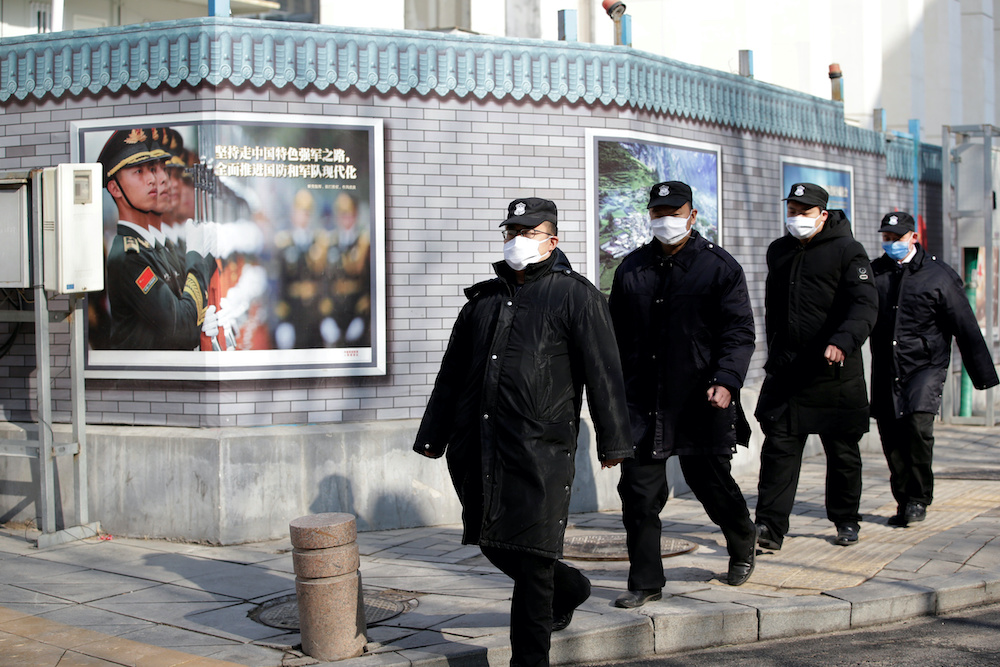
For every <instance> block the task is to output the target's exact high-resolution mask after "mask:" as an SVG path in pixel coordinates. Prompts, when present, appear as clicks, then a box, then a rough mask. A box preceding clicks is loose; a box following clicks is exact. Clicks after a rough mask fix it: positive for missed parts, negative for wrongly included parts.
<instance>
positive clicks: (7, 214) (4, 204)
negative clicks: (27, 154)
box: [0, 174, 31, 289]
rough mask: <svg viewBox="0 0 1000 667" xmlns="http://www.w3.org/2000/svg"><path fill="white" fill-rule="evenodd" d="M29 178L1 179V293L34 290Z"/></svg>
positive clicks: (10, 175) (1, 177) (9, 175)
mask: <svg viewBox="0 0 1000 667" xmlns="http://www.w3.org/2000/svg"><path fill="white" fill-rule="evenodd" d="M28 184H29V181H28V175H27V174H24V175H23V176H21V175H14V174H7V175H3V176H0V289H23V288H26V287H31V259H30V258H31V234H30V232H29V230H30V225H29V224H28V223H29V220H30V216H29V206H30V202H29V199H28V191H29V187H28Z"/></svg>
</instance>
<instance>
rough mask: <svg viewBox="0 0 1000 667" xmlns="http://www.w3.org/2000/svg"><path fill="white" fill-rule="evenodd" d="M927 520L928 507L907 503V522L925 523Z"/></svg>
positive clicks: (912, 502)
mask: <svg viewBox="0 0 1000 667" xmlns="http://www.w3.org/2000/svg"><path fill="white" fill-rule="evenodd" d="M926 518H927V505H925V504H923V503H918V502H914V501H912V500H911V501H910V502H908V503H906V521H907V523H909V522H911V521H923V520H924V519H926Z"/></svg>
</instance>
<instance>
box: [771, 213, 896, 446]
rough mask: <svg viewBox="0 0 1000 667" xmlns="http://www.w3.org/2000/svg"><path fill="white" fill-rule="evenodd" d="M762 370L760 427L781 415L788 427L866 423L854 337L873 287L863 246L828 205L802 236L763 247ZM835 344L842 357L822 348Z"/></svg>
mask: <svg viewBox="0 0 1000 667" xmlns="http://www.w3.org/2000/svg"><path fill="white" fill-rule="evenodd" d="M767 268H768V274H767V283H766V286H765V302H764V307H765V327H766V329H767V362H766V364H765V365H764V369H765V370H766V371H767V375H766V376H765V378H764V384H763V386H762V387H761V392H760V398H759V400H758V402H757V411H756V415H757V418H758V419H759V420H760V422H761V426H762V427H763V428H764V429H765V431H766V430H767V429H768V427H769V425H770V424H771V423H773V422H774V421H776V420H777V419H781V418H786V417H785V415H786V412H787V419H789V422H788V423H789V427H790V428H791V432H792V433H797V434H805V433H857V434H861V433H864V432H866V431H867V430H868V391H867V388H866V386H865V376H864V365H863V363H862V360H861V345H862V343H864V341H865V339H867V338H868V335H869V334H870V333H871V330H872V327H873V326H874V325H875V319H876V317H877V315H878V293H877V291H876V289H875V281H874V280H873V279H872V269H871V264H870V263H869V262H868V255H867V254H866V253H865V249H864V247H863V246H862V245H861V244H860V243H858V242H857V241H855V240H854V236H853V235H852V234H851V226H850V222H849V221H848V220H847V217H846V216H845V215H844V212H843V211H840V210H837V209H832V210H830V212H829V216H828V218H827V221H826V223H825V224H824V225H823V229H821V230H820V231H819V232H818V233H817V234H816V236H814V237H813V238H812V239H810V241H809V242H808V243H806V244H802V243H801V242H800V241H799V240H798V239H796V238H795V237H793V236H791V235H789V234H786V235H785V236H783V237H781V238H779V239H777V240H775V241H774V242H772V243H771V245H770V247H768V249H767ZM828 345H836V346H837V347H839V348H840V349H841V350H842V351H843V352H844V355H845V359H844V362H843V365H842V366H841V365H836V364H834V365H830V364H829V363H827V360H826V359H825V358H824V356H823V354H824V351H825V350H826V347H827V346H828Z"/></svg>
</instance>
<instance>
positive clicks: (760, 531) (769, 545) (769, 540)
mask: <svg viewBox="0 0 1000 667" xmlns="http://www.w3.org/2000/svg"><path fill="white" fill-rule="evenodd" d="M757 544H759V545H760V548H761V549H770V550H771V551H781V542H779V541H778V540H776V539H775V538H774V535H773V534H772V533H771V529H770V528H768V527H767V526H765V525H764V524H762V523H758V524H757ZM748 576H749V575H748Z"/></svg>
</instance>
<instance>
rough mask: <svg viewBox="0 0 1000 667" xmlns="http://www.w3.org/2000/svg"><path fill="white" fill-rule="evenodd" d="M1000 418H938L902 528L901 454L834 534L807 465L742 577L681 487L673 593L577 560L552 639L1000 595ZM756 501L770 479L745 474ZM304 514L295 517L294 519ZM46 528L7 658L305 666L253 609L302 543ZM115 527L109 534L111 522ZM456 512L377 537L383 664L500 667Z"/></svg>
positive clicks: (629, 646) (733, 630)
mask: <svg viewBox="0 0 1000 667" xmlns="http://www.w3.org/2000/svg"><path fill="white" fill-rule="evenodd" d="M998 444H1000V428H993V429H985V428H981V427H969V426H947V427H946V426H943V425H940V424H939V425H938V427H937V444H936V447H935V456H936V461H935V470H936V472H937V484H936V489H935V502H934V504H933V505H932V506H931V508H930V511H929V512H928V518H927V520H926V521H924V522H923V523H920V524H916V525H915V526H913V527H909V528H902V529H901V528H892V527H889V526H888V525H887V524H886V519H887V518H888V517H890V516H891V515H892V514H893V513H894V511H895V502H894V501H893V499H892V497H891V495H890V493H889V487H888V473H887V471H886V467H885V462H884V460H883V459H882V457H881V455H879V454H866V455H865V490H864V494H863V497H862V513H863V515H864V516H865V520H864V522H863V523H862V528H861V541H860V543H859V544H857V545H856V546H852V547H847V548H844V547H838V546H835V545H834V544H833V537H834V532H835V531H834V529H833V526H832V524H830V523H829V522H828V521H827V520H826V518H825V510H824V507H823V492H824V483H823V480H824V474H825V465H824V461H823V458H822V457H811V458H809V459H807V460H806V463H805V464H804V466H803V470H802V477H801V481H800V484H799V493H798V497H797V502H796V506H795V511H794V514H793V516H792V528H791V531H790V533H789V536H788V537H787V538H786V540H785V544H784V548H783V549H782V550H781V551H777V552H773V553H772V552H759V555H758V560H757V569H756V570H755V572H754V574H753V576H752V577H751V579H750V581H749V582H748V583H747V584H745V585H743V586H740V587H736V588H734V587H731V586H727V585H725V584H724V583H723V582H722V581H721V578H724V577H725V572H726V566H727V555H726V551H725V545H724V544H723V542H722V536H721V534H720V533H719V531H718V530H717V529H716V527H715V526H714V525H712V524H711V523H710V522H709V520H708V518H707V517H706V516H705V513H704V511H703V510H702V508H701V506H700V505H699V504H698V502H697V501H696V500H694V499H693V497H692V496H691V495H690V494H684V495H681V496H679V497H677V498H672V499H671V500H670V501H669V502H668V504H667V508H666V510H665V512H664V517H665V521H664V536H665V537H676V538H680V539H684V540H688V541H690V542H693V543H695V544H696V545H697V549H696V550H694V551H693V552H690V553H687V554H683V555H679V556H675V557H672V558H667V559H665V560H664V566H665V569H666V575H667V585H666V587H665V589H664V593H665V594H666V595H665V596H664V599H663V600H662V601H660V602H656V603H651V604H647V605H646V606H644V607H641V608H640V609H638V610H622V609H617V608H615V607H614V606H612V601H613V600H614V598H615V597H616V596H617V595H618V594H619V593H620V592H621V591H622V590H623V589H624V588H625V580H626V576H627V567H628V565H627V563H626V562H620V561H573V563H574V565H576V566H578V567H580V568H581V569H583V570H584V571H585V572H586V573H587V575H588V576H589V577H590V578H591V581H592V582H593V596H592V597H591V599H590V600H588V601H587V602H586V603H584V605H583V606H582V607H581V608H580V609H579V610H578V611H577V613H576V614H575V616H574V618H573V623H572V624H571V625H570V627H569V628H567V629H566V630H564V631H562V632H558V633H555V634H554V635H553V645H552V661H553V663H564V664H565V663H581V662H590V661H599V660H613V659H621V658H627V657H634V656H641V655H648V654H652V653H653V652H656V653H670V652H677V651H684V650H690V649H696V648H703V647H708V646H718V645H723V644H738V643H745V642H753V641H757V640H761V639H772V638H777V637H789V636H796V635H808V634H811V633H816V632H828V631H836V630H847V629H850V628H858V627H865V626H870V625H875V624H880V623H887V622H891V621H896V620H900V619H904V618H909V617H913V616H917V615H921V614H934V613H940V612H944V611H948V610H953V609H958V608H961V607H967V606H972V605H978V604H985V603H988V602H996V601H1000V463H997V457H996V446H997V445H998ZM738 481H739V483H740V485H741V487H742V488H743V490H744V493H745V494H746V495H747V500H748V503H749V504H750V505H751V507H752V506H753V504H754V501H755V492H756V479H755V478H740V479H738ZM291 518H294V517H291ZM570 520H571V521H570V523H571V525H570V528H569V529H568V531H567V536H568V537H579V536H604V535H614V534H618V535H620V534H621V533H622V529H621V519H620V516H619V514H618V513H614V512H602V513H591V514H575V515H572V516H571V517H570ZM33 535H37V533H32V531H30V530H27V529H24V528H21V529H13V528H12V527H7V528H5V529H3V530H0V666H3V667H6V666H7V665H18V666H20V665H32V666H38V667H45V666H48V665H59V666H60V667H66V666H70V665H81V666H82V665H88V666H90V665H156V666H160V665H185V667H196V666H201V665H205V666H209V665H226V664H230V665H232V664H236V665H255V666H256V665H260V666H277V665H289V666H292V665H309V664H316V663H315V661H313V660H311V659H310V658H308V657H306V656H302V655H301V653H298V652H297V651H296V646H297V645H298V644H299V641H300V640H299V636H298V634H297V633H295V632H292V631H287V630H280V629H277V628H274V627H269V626H267V625H263V624H260V623H258V622H256V621H254V620H252V619H251V618H250V617H249V614H250V612H252V611H254V610H257V609H259V607H260V606H261V605H262V604H263V603H267V602H271V601H274V600H276V599H279V598H281V597H282V596H287V595H290V594H293V593H294V577H293V575H292V561H291V555H290V553H289V552H290V548H291V547H290V544H289V543H288V541H287V540H281V541H275V542H267V543H258V544H251V545H242V546H238V547H207V546H199V545H190V544H180V543H171V542H165V541H160V540H140V539H120V538H117V537H114V536H112V539H97V538H93V539H88V540H83V541H80V542H75V543H72V544H67V545H62V546H59V547H53V548H49V549H44V550H39V549H37V548H35V547H34V546H33V545H32V543H31V538H32V536H33ZM105 537H107V536H105ZM460 540H461V530H460V528H459V527H458V526H445V527H434V528H414V529H407V530H395V531H381V532H370V533H361V534H360V535H359V536H358V543H359V545H360V548H361V552H362V564H361V573H362V578H363V583H364V586H365V589H366V591H367V592H370V593H373V594H374V593H381V595H380V596H379V597H380V599H381V598H385V599H390V600H396V601H399V602H400V603H401V605H402V607H403V609H404V611H403V613H401V614H399V615H397V616H395V617H393V618H390V619H388V620H386V621H384V622H381V623H379V624H376V625H372V626H370V627H369V631H368V639H369V644H368V646H367V647H366V652H367V653H368V655H365V656H363V657H361V658H355V659H352V660H347V661H343V662H340V663H337V664H339V665H342V666H343V667H368V666H372V665H379V666H381V665H421V666H423V665H442V666H444V665H455V664H469V665H476V664H479V665H485V664H491V665H504V664H506V663H507V662H508V661H509V657H510V650H509V643H508V638H507V632H508V610H509V603H510V594H511V585H510V580H509V579H507V578H506V577H505V576H503V575H502V574H500V573H498V572H497V571H496V570H495V569H493V568H492V567H491V566H490V565H489V563H488V562H486V560H485V559H484V558H483V557H482V555H481V554H480V552H479V549H478V548H477V547H468V546H463V545H462V544H461V543H460Z"/></svg>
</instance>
